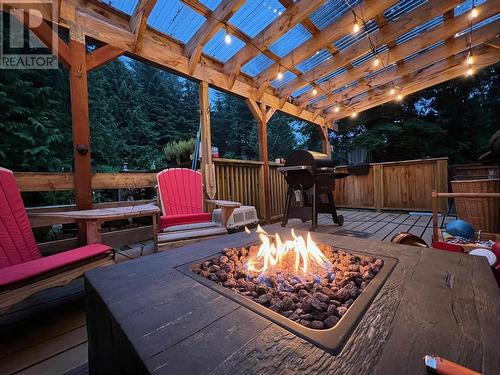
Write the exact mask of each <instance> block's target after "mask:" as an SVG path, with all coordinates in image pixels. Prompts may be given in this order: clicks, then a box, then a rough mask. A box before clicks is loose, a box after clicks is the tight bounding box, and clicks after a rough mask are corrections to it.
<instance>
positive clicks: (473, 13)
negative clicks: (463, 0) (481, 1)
mask: <svg viewBox="0 0 500 375" xmlns="http://www.w3.org/2000/svg"><path fill="white" fill-rule="evenodd" d="M477 16H479V11H478V10H477V8H476V6H475V5H474V6H473V7H472V9H471V10H470V18H476V17H477Z"/></svg>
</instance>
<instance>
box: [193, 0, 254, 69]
mask: <svg viewBox="0 0 500 375" xmlns="http://www.w3.org/2000/svg"><path fill="white" fill-rule="evenodd" d="M244 2H245V0H222V2H221V3H220V4H219V5H218V6H217V8H216V9H215V10H214V11H213V12H212V13H211V14H210V15H208V14H207V20H206V21H205V23H204V24H203V25H202V26H201V27H200V28H199V29H198V31H196V33H195V34H194V35H193V36H192V37H191V39H190V40H189V41H188V42H187V43H186V46H185V48H184V54H185V55H186V56H187V57H189V72H190V73H192V72H193V71H194V69H195V67H196V65H197V64H198V62H199V60H200V57H201V51H202V49H203V46H204V45H205V44H206V43H207V42H208V41H209V40H210V39H211V38H212V37H213V36H214V35H215V34H216V33H217V32H218V31H219V30H220V29H221V28H222V27H224V24H225V23H226V21H227V20H228V19H230V18H231V17H232V16H233V14H234V13H236V11H237V10H238V9H239V8H240V7H241V6H242V5H243V4H244Z"/></svg>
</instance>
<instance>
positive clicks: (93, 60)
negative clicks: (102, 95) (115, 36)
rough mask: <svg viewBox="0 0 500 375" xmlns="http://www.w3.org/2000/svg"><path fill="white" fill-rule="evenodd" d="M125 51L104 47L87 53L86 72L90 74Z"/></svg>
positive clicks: (108, 46)
mask: <svg viewBox="0 0 500 375" xmlns="http://www.w3.org/2000/svg"><path fill="white" fill-rule="evenodd" d="M124 52H125V51H124V50H122V49H120V48H116V47H113V46H110V45H105V46H102V47H99V48H97V49H96V50H94V51H92V52H89V53H87V71H88V72H91V71H92V70H94V69H97V68H99V67H101V66H103V65H104V64H106V63H108V62H110V61H112V60H114V59H116V58H117V57H119V56H121V55H123V53H124Z"/></svg>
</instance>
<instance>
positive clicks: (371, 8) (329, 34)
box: [256, 0, 397, 85]
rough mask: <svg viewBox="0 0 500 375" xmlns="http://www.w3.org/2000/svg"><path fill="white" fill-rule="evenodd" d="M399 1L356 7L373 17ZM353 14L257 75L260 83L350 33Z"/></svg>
mask: <svg viewBox="0 0 500 375" xmlns="http://www.w3.org/2000/svg"><path fill="white" fill-rule="evenodd" d="M395 3H397V0H389V1H380V0H365V1H364V2H362V3H361V4H359V5H358V6H357V7H355V8H354V10H355V12H356V13H358V14H363V15H364V16H365V17H367V18H373V17H375V16H376V15H377V14H380V13H381V12H383V11H384V10H385V9H386V8H388V7H390V6H391V5H393V4H395ZM352 23H353V16H352V13H351V12H348V13H346V14H345V15H343V16H342V17H340V18H339V19H338V20H337V21H335V22H334V23H333V24H331V25H330V26H328V27H327V28H325V29H324V30H322V31H321V32H319V33H318V34H316V35H314V36H313V37H312V38H311V39H309V40H307V41H306V42H304V43H302V44H301V45H300V46H299V47H297V48H295V49H294V50H293V51H291V52H290V53H288V54H287V55H286V56H284V57H283V58H282V59H281V60H280V61H279V62H278V64H273V65H271V66H270V67H269V68H267V69H266V70H264V71H263V72H261V73H260V74H259V75H258V76H257V78H256V79H257V82H258V84H259V85H261V84H264V83H266V82H269V81H270V80H272V79H274V78H275V77H276V74H277V73H278V69H279V68H280V66H281V67H285V68H289V67H290V66H294V65H295V64H298V63H300V62H301V61H303V60H305V59H307V58H308V57H310V56H313V55H314V54H315V53H316V51H319V50H321V49H323V48H325V47H326V46H328V45H331V44H332V43H333V42H334V41H335V40H337V39H339V38H341V37H342V36H344V35H346V34H349V33H350V32H351V30H352Z"/></svg>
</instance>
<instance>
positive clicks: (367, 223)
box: [0, 209, 455, 375]
mask: <svg viewBox="0 0 500 375" xmlns="http://www.w3.org/2000/svg"><path fill="white" fill-rule="evenodd" d="M339 214H341V215H344V219H345V224H344V226H342V227H339V226H337V225H336V224H334V223H333V222H332V219H331V216H329V215H320V217H319V219H318V223H319V226H318V229H317V231H318V232H324V233H335V232H338V231H341V230H349V231H352V232H354V235H355V232H363V233H368V234H369V235H370V237H369V239H372V240H376V239H378V240H381V241H385V242H389V241H390V240H391V238H392V237H393V236H394V235H395V234H397V233H399V232H407V231H409V232H411V233H415V234H417V235H419V236H422V235H423V238H424V240H425V241H426V242H427V243H430V236H431V235H432V220H431V217H430V216H421V215H409V214H407V213H394V212H375V211H368V210H354V209H342V210H339ZM454 219H455V218H454V217H440V220H439V223H440V225H443V224H445V223H447V222H449V221H452V220H454ZM288 227H290V228H291V227H294V228H297V229H302V230H308V229H309V227H310V223H309V222H306V223H302V222H301V221H300V220H296V219H292V220H290V221H289V225H288ZM270 229H272V228H270ZM142 245H145V246H146V247H148V246H149V245H150V244H149V243H144V244H142ZM142 245H141V246H142ZM130 247H131V250H129V252H128V253H127V254H128V255H129V256H132V257H135V256H137V255H138V254H139V251H137V249H138V248H139V247H138V246H133V245H131V246H130ZM166 249H167V248H166ZM148 250H149V249H148ZM166 251H168V249H167V250H166ZM146 253H149V251H146ZM120 259H121V260H126V259H127V258H126V257H120ZM83 297H84V293H83V284H82V282H81V280H78V281H76V282H72V283H70V284H69V285H68V286H66V287H65V288H60V289H53V290H50V291H47V292H44V293H40V294H38V295H35V296H33V297H32V298H30V299H29V300H27V301H25V302H23V303H20V304H19V305H18V306H15V307H14V308H13V310H12V311H11V312H10V313H8V314H7V315H4V316H2V317H0V374H2V375H3V374H5V375H10V374H14V373H18V374H49V373H50V374H66V373H67V374H68V375H83V374H88V367H87V365H86V362H87V342H86V340H87V338H86V322H85V312H84V307H83V306H84V305H83Z"/></svg>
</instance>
